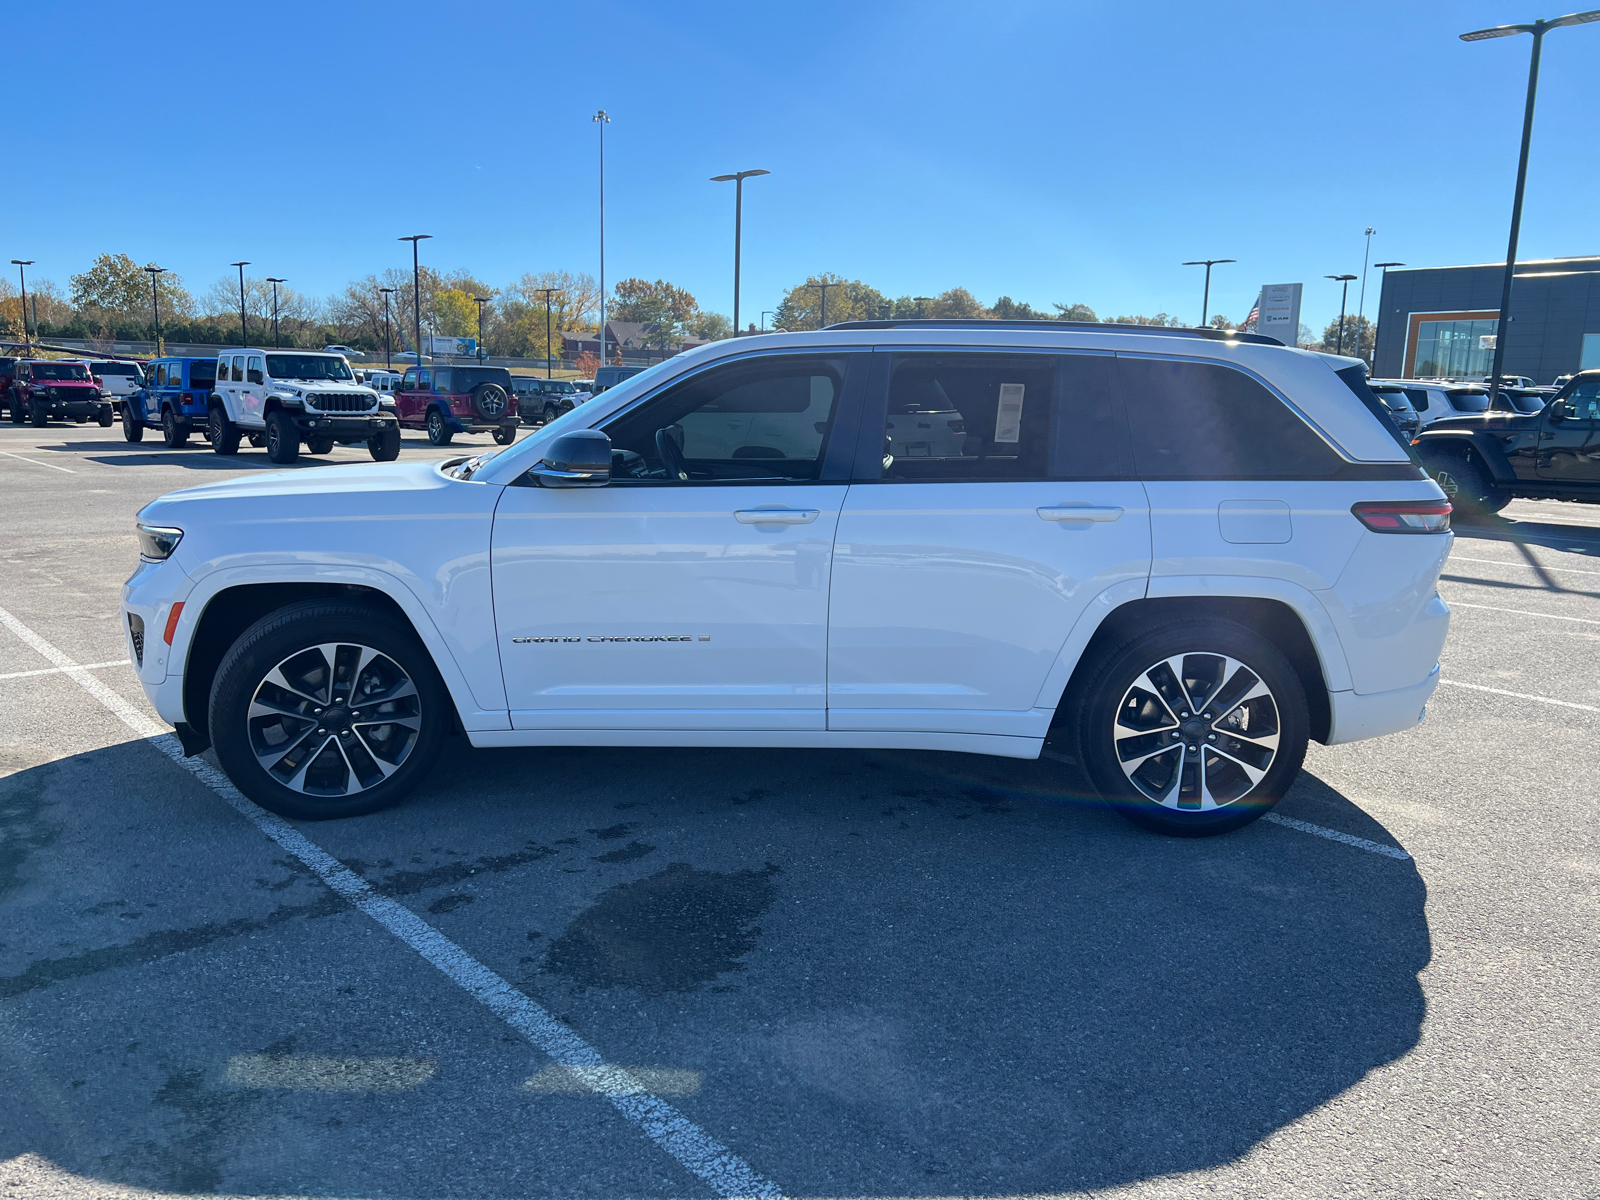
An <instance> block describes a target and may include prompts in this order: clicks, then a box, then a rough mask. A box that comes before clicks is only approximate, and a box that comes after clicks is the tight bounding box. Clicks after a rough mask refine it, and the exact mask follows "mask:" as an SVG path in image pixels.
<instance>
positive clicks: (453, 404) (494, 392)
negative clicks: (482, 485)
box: [394, 365, 519, 446]
mask: <svg viewBox="0 0 1600 1200" xmlns="http://www.w3.org/2000/svg"><path fill="white" fill-rule="evenodd" d="M394 400H395V407H396V411H397V412H398V414H399V418H400V424H401V425H403V426H405V427H406V428H408V429H425V430H427V432H428V441H429V442H431V443H432V444H433V445H435V446H448V445H449V444H450V440H451V439H452V438H453V437H455V435H456V434H458V433H492V434H494V440H495V441H497V442H499V443H500V444H501V445H502V446H509V445H510V444H511V443H512V442H513V441H515V440H516V437H517V425H518V423H519V422H518V420H517V397H516V394H515V389H514V386H513V384H512V382H511V372H510V371H508V370H506V369H505V368H504V367H489V366H457V365H449V366H446V365H434V366H426V367H420V368H419V367H407V368H406V370H405V374H404V375H403V376H401V379H400V383H399V386H397V387H396V388H395V392H394Z"/></svg>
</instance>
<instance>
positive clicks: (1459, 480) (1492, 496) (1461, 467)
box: [1428, 455, 1511, 517]
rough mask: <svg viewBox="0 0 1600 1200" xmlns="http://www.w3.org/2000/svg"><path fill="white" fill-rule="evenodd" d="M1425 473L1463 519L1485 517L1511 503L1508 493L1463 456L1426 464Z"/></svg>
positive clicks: (1480, 468)
mask: <svg viewBox="0 0 1600 1200" xmlns="http://www.w3.org/2000/svg"><path fill="white" fill-rule="evenodd" d="M1428 474H1430V475H1432V476H1433V480H1434V482H1435V483H1437V484H1438V485H1439V490H1440V491H1442V492H1443V493H1444V495H1445V499H1446V500H1448V501H1450V503H1451V505H1452V506H1453V507H1455V508H1457V509H1459V510H1460V511H1461V513H1462V515H1463V516H1467V517H1483V516H1488V515H1490V514H1492V513H1497V512H1499V511H1500V510H1501V509H1502V508H1504V507H1505V506H1506V505H1508V504H1510V503H1511V493H1509V492H1507V491H1505V490H1504V489H1503V488H1498V487H1496V486H1495V485H1494V484H1493V483H1491V482H1489V478H1488V476H1487V475H1486V474H1485V473H1484V470H1483V468H1482V467H1480V466H1479V465H1478V464H1477V463H1475V462H1473V461H1472V459H1470V458H1467V457H1466V456H1464V455H1463V456H1453V457H1450V458H1445V459H1440V460H1438V461H1437V462H1433V463H1430V464H1429V465H1428Z"/></svg>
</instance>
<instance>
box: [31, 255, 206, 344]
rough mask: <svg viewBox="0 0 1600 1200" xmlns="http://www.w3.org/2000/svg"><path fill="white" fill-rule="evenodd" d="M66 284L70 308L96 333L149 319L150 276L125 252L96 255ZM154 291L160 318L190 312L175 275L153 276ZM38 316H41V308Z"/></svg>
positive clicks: (189, 301) (189, 302)
mask: <svg viewBox="0 0 1600 1200" xmlns="http://www.w3.org/2000/svg"><path fill="white" fill-rule="evenodd" d="M69 283H70V285H71V305H72V307H73V308H74V309H76V310H77V313H78V315H79V316H80V317H82V319H83V321H84V324H85V326H86V327H87V328H89V329H91V330H92V331H93V332H94V333H96V334H102V333H105V332H110V331H114V330H115V329H116V328H118V327H119V326H122V325H125V324H127V323H129V322H130V321H133V322H137V323H139V324H142V323H144V322H148V321H151V320H152V319H153V314H152V312H151V308H150V276H149V275H148V274H147V273H146V272H145V270H144V268H143V267H141V266H139V264H138V263H136V262H134V261H133V259H131V258H129V257H128V256H127V255H126V254H101V255H99V256H98V257H96V258H95V260H94V265H93V266H91V267H90V268H89V269H88V270H87V271H85V272H83V274H81V275H73V276H72V277H71V278H70V280H69ZM156 292H157V294H158V295H159V296H160V298H161V316H162V319H163V320H167V319H169V318H188V317H192V316H193V315H194V299H193V297H191V296H190V295H189V293H188V291H187V290H185V288H184V286H183V280H182V279H181V278H180V277H179V276H178V275H176V274H174V273H172V272H170V271H169V272H167V273H166V274H164V275H159V276H157V284H156ZM30 300H31V297H30ZM31 307H32V305H31V304H30V308H31ZM30 315H31V314H30ZM39 315H40V318H41V319H43V318H44V312H43V308H42V307H41V310H40V314H39Z"/></svg>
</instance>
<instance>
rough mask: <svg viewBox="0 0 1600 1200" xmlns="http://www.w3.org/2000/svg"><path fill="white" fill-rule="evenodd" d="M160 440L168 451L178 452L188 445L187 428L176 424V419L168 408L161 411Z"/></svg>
mask: <svg viewBox="0 0 1600 1200" xmlns="http://www.w3.org/2000/svg"><path fill="white" fill-rule="evenodd" d="M161 440H162V441H163V442H165V443H166V444H167V449H169V450H178V449H181V448H183V447H184V446H187V445H188V444H189V428H188V426H186V425H180V424H178V418H177V417H176V416H175V415H174V414H173V411H172V410H171V409H170V408H163V409H162V410H161Z"/></svg>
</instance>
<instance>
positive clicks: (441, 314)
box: [433, 288, 478, 337]
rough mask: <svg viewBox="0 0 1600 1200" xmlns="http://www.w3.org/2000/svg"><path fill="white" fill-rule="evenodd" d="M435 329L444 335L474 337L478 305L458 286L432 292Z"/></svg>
mask: <svg viewBox="0 0 1600 1200" xmlns="http://www.w3.org/2000/svg"><path fill="white" fill-rule="evenodd" d="M433 320H434V328H435V330H436V331H437V332H438V333H440V334H442V335H443V336H445V337H475V336H477V333H478V306H477V304H476V303H475V302H474V301H473V299H472V296H471V295H469V294H468V293H467V292H464V291H462V290H461V289H460V288H445V289H444V290H443V291H440V292H436V293H434V297H433Z"/></svg>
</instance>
